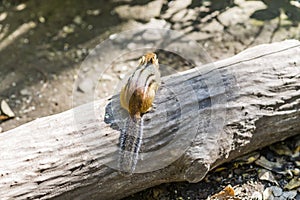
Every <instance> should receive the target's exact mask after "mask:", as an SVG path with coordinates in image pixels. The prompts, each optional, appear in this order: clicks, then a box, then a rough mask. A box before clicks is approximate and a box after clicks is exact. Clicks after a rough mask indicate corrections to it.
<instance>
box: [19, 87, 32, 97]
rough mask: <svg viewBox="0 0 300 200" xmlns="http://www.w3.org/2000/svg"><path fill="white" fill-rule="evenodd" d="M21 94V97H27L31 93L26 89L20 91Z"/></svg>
mask: <svg viewBox="0 0 300 200" xmlns="http://www.w3.org/2000/svg"><path fill="white" fill-rule="evenodd" d="M20 94H21V95H24V96H26V95H28V96H29V95H30V94H31V93H30V92H29V90H28V89H26V88H24V89H22V90H21V91H20Z"/></svg>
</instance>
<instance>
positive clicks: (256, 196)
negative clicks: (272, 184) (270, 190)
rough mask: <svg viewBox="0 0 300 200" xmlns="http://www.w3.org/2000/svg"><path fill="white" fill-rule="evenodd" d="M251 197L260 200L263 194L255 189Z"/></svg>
mask: <svg viewBox="0 0 300 200" xmlns="http://www.w3.org/2000/svg"><path fill="white" fill-rule="evenodd" d="M251 199H256V200H262V199H263V196H262V194H261V193H260V192H258V191H255V192H253V194H252V196H251Z"/></svg>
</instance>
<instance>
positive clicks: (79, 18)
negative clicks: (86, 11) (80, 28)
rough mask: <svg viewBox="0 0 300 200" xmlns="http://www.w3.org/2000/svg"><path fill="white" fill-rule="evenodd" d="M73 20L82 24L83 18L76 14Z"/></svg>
mask: <svg viewBox="0 0 300 200" xmlns="http://www.w3.org/2000/svg"><path fill="white" fill-rule="evenodd" d="M73 22H74V23H75V24H78V25H79V24H81V23H82V18H81V17H80V16H76V17H75V18H74V19H73Z"/></svg>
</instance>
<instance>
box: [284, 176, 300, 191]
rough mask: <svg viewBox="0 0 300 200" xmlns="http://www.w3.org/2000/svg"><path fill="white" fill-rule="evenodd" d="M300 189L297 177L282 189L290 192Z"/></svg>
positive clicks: (299, 181)
mask: <svg viewBox="0 0 300 200" xmlns="http://www.w3.org/2000/svg"><path fill="white" fill-rule="evenodd" d="M298 187H300V178H299V177H294V178H293V179H292V180H290V182H288V184H286V185H285V186H284V188H286V189H288V190H292V189H295V188H298Z"/></svg>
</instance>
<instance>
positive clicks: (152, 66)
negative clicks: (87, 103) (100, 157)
mask: <svg viewBox="0 0 300 200" xmlns="http://www.w3.org/2000/svg"><path fill="white" fill-rule="evenodd" d="M159 86H160V72H159V64H158V59H157V56H156V54H155V53H147V54H145V55H144V56H143V57H142V58H141V59H140V60H139V65H138V67H137V68H136V70H135V71H134V72H133V74H132V75H131V76H130V77H129V79H128V81H127V83H126V84H125V86H124V87H123V88H122V90H121V93H120V103H121V106H122V107H123V108H124V109H126V110H127V111H128V113H129V115H130V118H129V119H128V120H127V122H126V125H125V129H124V130H122V131H121V136H120V155H119V156H120V157H119V169H120V171H122V172H125V173H129V174H132V173H133V171H134V170H135V167H136V164H137V160H138V154H139V150H140V146H141V143H142V137H143V118H142V115H143V114H144V113H146V112H147V111H149V110H151V107H152V103H153V100H154V98H155V94H156V91H157V89H158V87H159Z"/></svg>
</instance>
